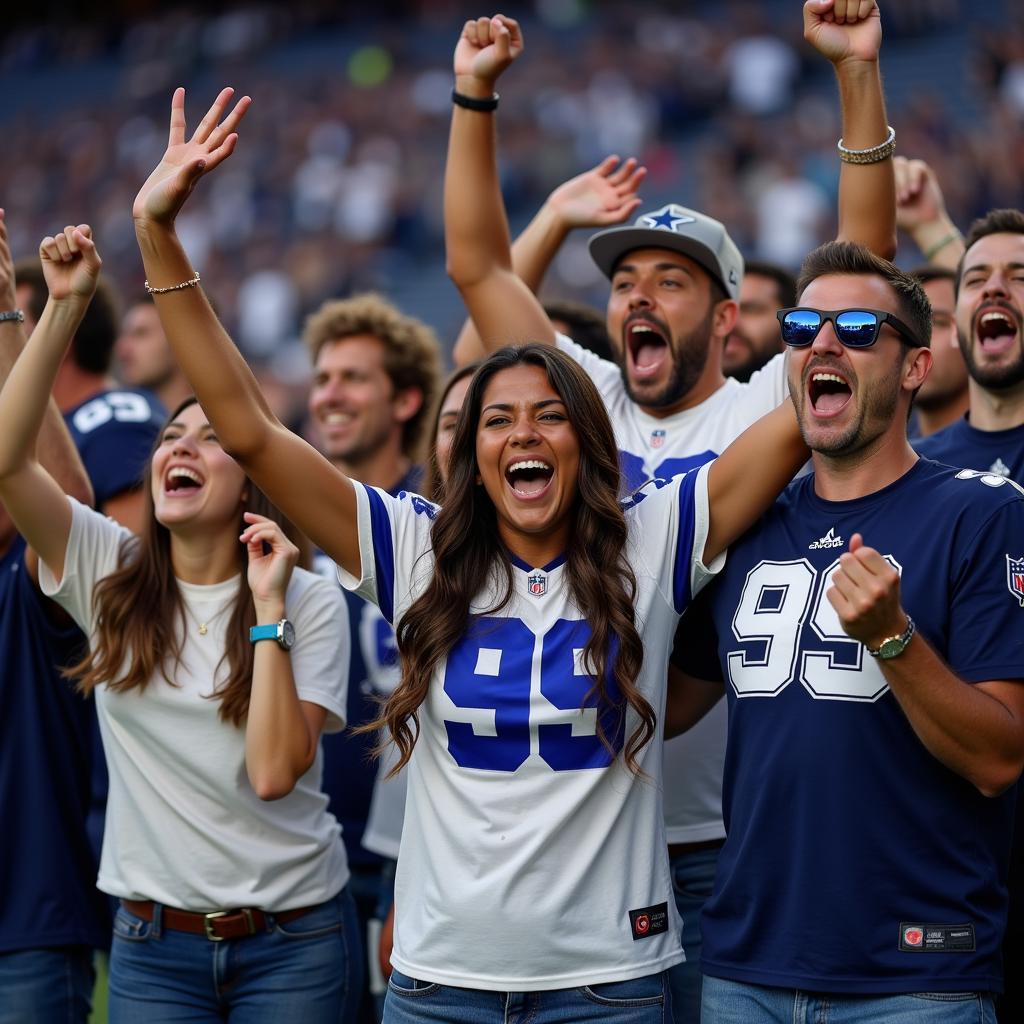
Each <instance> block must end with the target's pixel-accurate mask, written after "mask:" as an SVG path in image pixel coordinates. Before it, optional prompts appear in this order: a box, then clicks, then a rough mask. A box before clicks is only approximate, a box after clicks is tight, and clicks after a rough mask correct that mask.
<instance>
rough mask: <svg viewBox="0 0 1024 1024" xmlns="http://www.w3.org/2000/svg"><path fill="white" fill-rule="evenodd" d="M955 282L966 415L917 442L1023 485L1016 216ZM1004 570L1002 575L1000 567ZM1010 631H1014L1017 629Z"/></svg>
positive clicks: (1022, 895) (1010, 995) (981, 225)
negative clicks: (964, 365)
mask: <svg viewBox="0 0 1024 1024" xmlns="http://www.w3.org/2000/svg"><path fill="white" fill-rule="evenodd" d="M965 244H966V251H965V253H964V256H963V259H962V260H961V262H960V268H959V274H958V279H957V296H956V325H957V332H958V334H959V338H960V349H961V351H962V352H963V356H964V360H965V362H966V363H967V372H968V374H969V376H970V381H969V382H968V390H969V394H970V407H969V411H968V413H967V415H966V416H964V417H963V418H962V419H959V420H957V421H956V422H955V423H953V424H951V425H950V426H948V427H946V428H945V430H940V431H939V432H938V433H937V434H934V435H932V436H931V437H929V438H926V439H925V440H923V441H921V442H919V443H918V445H917V450H918V451H919V452H920V453H921V454H922V455H926V456H928V458H930V459H935V460H937V461H939V462H945V463H946V464H947V465H950V466H959V467H964V468H967V469H972V470H976V471H980V472H984V473H987V474H993V476H992V477H989V479H993V478H994V479H999V478H1005V477H1008V478H1010V479H1012V480H1015V481H1017V483H1019V484H1024V213H1021V211H1019V210H993V211H992V212H991V213H989V214H987V215H986V216H985V217H982V218H981V219H980V220H977V221H975V222H974V224H972V225H971V229H970V231H969V232H968V235H967V238H966V241H965ZM1007 571H1009V570H1007ZM1017 628H1018V630H1019V629H1020V626H1018V627H1017ZM1017 822H1018V825H1017V829H1016V832H1015V835H1014V844H1013V855H1012V869H1011V876H1010V920H1009V924H1008V926H1007V932H1006V943H1005V945H1004V948H1003V958H1004V962H1005V963H1007V964H1018V963H1020V962H1021V961H1022V958H1024V825H1022V824H1021V823H1022V822H1024V791H1021V789H1020V787H1018V805H1017ZM999 1019H1000V1021H1003V1022H1009V1021H1014V1022H1016V1021H1020V1020H1022V1019H1024V979H1022V977H1021V975H1020V972H1019V971H1013V970H1009V971H1007V973H1006V991H1005V993H1004V995H1003V996H1002V998H1001V999H1000V1001H999Z"/></svg>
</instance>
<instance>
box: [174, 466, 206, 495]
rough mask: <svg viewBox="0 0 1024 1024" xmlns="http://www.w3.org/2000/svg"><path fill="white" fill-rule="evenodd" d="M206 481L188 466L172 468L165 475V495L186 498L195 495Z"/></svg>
mask: <svg viewBox="0 0 1024 1024" xmlns="http://www.w3.org/2000/svg"><path fill="white" fill-rule="evenodd" d="M204 483H205V481H204V480H203V478H202V477H201V476H200V475H199V474H198V473H197V472H196V471H195V470H194V469H189V467H188V466H171V468H170V469H168V470H167V472H166V473H165V474H164V494H170V495H173V496H175V497H186V496H188V495H190V494H195V493H196V491H198V490H199V489H200V488H201V487H202V486H203V484H204Z"/></svg>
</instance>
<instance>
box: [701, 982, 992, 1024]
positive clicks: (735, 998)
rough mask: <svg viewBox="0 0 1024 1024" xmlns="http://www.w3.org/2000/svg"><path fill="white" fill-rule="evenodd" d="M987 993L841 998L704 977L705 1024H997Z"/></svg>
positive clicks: (832, 995)
mask: <svg viewBox="0 0 1024 1024" xmlns="http://www.w3.org/2000/svg"><path fill="white" fill-rule="evenodd" d="M995 1019H996V1014H995V1009H994V1007H993V1005H992V997H991V996H990V995H989V994H988V993H986V992H914V993H910V994H907V995H892V996H841V995H834V994H832V993H827V994H823V993H813V992H801V991H798V990H794V989H791V988H764V987H762V986H761V985H747V984H744V983H743V982H738V981H726V980H725V979H724V978H712V977H709V976H707V975H705V977H704V997H703V1003H702V1006H701V1022H702V1024H995Z"/></svg>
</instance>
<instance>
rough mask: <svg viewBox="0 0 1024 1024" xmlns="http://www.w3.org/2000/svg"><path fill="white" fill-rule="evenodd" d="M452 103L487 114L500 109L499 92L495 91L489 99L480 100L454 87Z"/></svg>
mask: <svg viewBox="0 0 1024 1024" xmlns="http://www.w3.org/2000/svg"><path fill="white" fill-rule="evenodd" d="M452 103H454V104H455V106H457V107H465V108H466V110H479V111H481V113H485V114H487V113H490V112H491V111H492V110H497V109H498V94H497V93H495V94H494V95H493V96H492V97H491V98H490V99H487V100H478V99H474V98H473V97H472V96H463V95H462V93H461V92H456V91H455V90H454V89H452Z"/></svg>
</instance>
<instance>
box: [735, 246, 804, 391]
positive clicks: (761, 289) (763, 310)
mask: <svg viewBox="0 0 1024 1024" xmlns="http://www.w3.org/2000/svg"><path fill="white" fill-rule="evenodd" d="M794 302H796V278H795V277H793V275H792V274H791V273H790V272H789V271H788V270H786V269H785V268H783V267H780V266H777V265H776V264H774V263H767V262H765V261H764V260H747V261H746V267H745V268H744V271H743V281H742V283H741V284H740V298H739V316H738V317H737V319H736V326H735V328H733V331H732V333H731V334H730V335H729V337H728V338H726V339H725V350H724V351H723V352H722V373H724V374H725V375H726V377H735V378H736V380H738V381H740V382H741V383H744V384H745V383H747V381H749V380H750V378H751V376H753V374H754V372H755V371H756V370H760V369H761V367H762V366H765V365H767V363H768V362H769V361H770V360H771V359H772V357H773V356H776V355H778V354H779V353H780V352H781V351H782V339H781V338H780V337H779V322H778V320H776V319H775V311H776V310H777V309H781V308H782V307H783V306H792V305H793V303H794Z"/></svg>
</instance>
